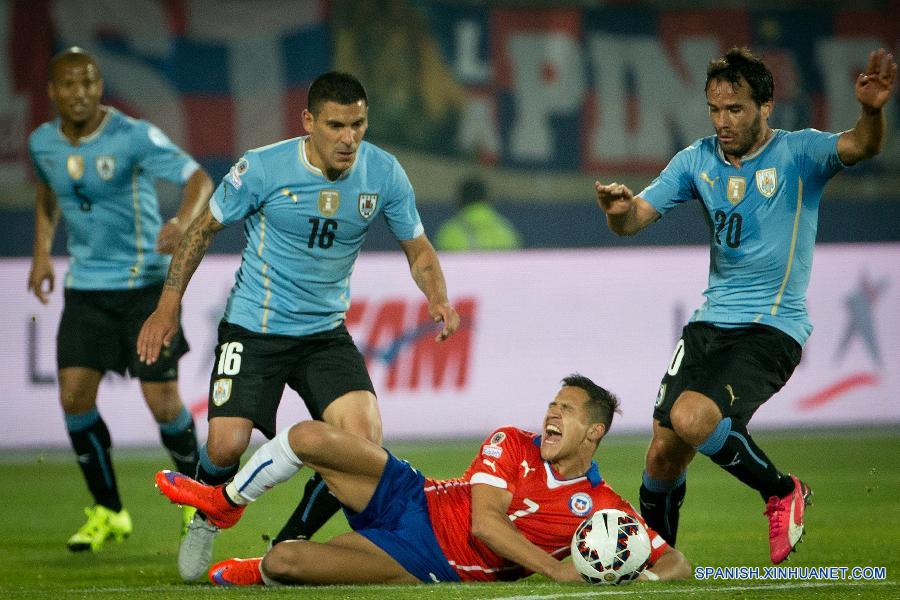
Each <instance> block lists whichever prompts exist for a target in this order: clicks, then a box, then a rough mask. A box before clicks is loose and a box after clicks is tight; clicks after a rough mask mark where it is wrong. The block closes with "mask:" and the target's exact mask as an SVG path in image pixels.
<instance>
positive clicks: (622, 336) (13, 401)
mask: <svg viewBox="0 0 900 600" xmlns="http://www.w3.org/2000/svg"><path fill="white" fill-rule="evenodd" d="M238 261H239V257H237V256H219V255H210V256H207V257H206V258H205V259H204V260H203V262H202V263H201V264H200V267H199V268H198V270H197V272H196V274H195V275H194V277H193V279H192V281H191V285H190V286H189V287H188V290H187V294H186V296H185V300H184V304H183V317H182V319H183V324H184V329H185V332H186V337H187V339H188V340H189V341H190V344H191V347H192V351H191V352H189V353H188V354H187V355H185V357H184V358H183V359H182V360H181V362H180V367H179V372H180V374H181V377H180V381H179V387H180V389H181V392H182V395H183V397H184V399H185V402H186V404H188V405H189V406H190V407H191V409H192V412H193V413H194V416H195V417H196V418H195V421H196V423H197V427H198V435H199V436H200V437H201V438H202V437H203V436H204V435H205V433H206V432H205V429H204V428H205V427H206V419H204V418H202V417H203V416H204V415H203V413H204V411H205V409H206V405H207V398H208V394H209V391H210V390H209V386H210V372H211V371H212V370H213V368H214V367H218V366H219V365H218V363H216V364H214V363H213V358H212V357H213V350H214V349H215V348H216V346H217V340H216V323H215V321H216V320H217V318H218V316H219V315H221V314H222V308H223V305H224V302H225V298H226V297H227V293H228V289H229V288H230V286H231V282H232V281H233V274H234V271H235V267H236V265H237V263H238ZM708 263H709V251H708V249H706V248H700V247H696V248H680V247H672V248H666V251H665V252H664V253H662V252H659V251H657V250H654V249H642V248H628V249H625V248H620V249H594V250H584V249H581V250H571V251H538V250H532V251H528V252H516V253H503V254H499V255H491V256H488V255H483V254H482V255H477V256H476V255H465V254H458V255H447V256H445V257H442V259H441V266H442V268H443V270H444V273H445V275H446V277H447V281H448V282H451V290H450V291H451V301H452V302H453V303H454V306H455V307H456V308H457V310H458V311H459V312H460V315H461V316H462V320H463V323H464V326H463V327H461V328H460V330H459V331H457V333H456V334H455V335H454V336H453V337H451V338H450V339H449V340H447V341H446V342H442V343H437V342H435V341H434V337H435V335H436V333H437V328H438V325H437V324H435V323H432V322H431V321H430V318H428V317H427V306H426V305H425V304H424V303H423V298H422V295H421V293H420V292H419V290H418V289H417V288H416V287H415V285H413V284H412V283H411V281H410V280H409V270H408V269H407V267H406V263H405V262H404V261H399V260H397V257H396V256H395V255H393V254H390V253H384V254H382V253H370V254H363V255H361V256H360V257H359V259H358V262H357V266H356V269H355V270H354V273H353V280H352V285H353V294H354V295H353V298H354V300H353V304H352V305H351V309H350V312H349V313H348V315H347V325H348V329H349V330H350V331H351V333H352V334H353V336H354V340H355V341H356V342H357V344H358V345H359V346H360V348H362V349H363V350H364V351H366V354H367V356H368V366H369V370H370V373H371V375H372V381H373V383H374V385H375V389H376V391H377V392H378V400H379V406H380V408H381V410H382V417H383V421H384V430H385V434H386V436H387V437H388V438H389V439H390V438H393V439H396V438H402V437H419V438H421V437H447V436H457V437H458V436H472V437H480V436H483V435H485V433H486V432H489V431H493V430H494V429H495V428H496V427H497V425H498V424H500V423H508V424H511V425H515V426H520V427H526V428H532V427H537V426H539V425H540V422H541V418H542V417H543V413H544V409H545V407H546V403H547V401H548V399H549V398H552V397H553V394H555V393H556V391H557V390H558V383H559V380H560V378H561V377H563V376H565V375H566V374H568V373H571V372H575V371H577V372H581V373H584V374H585V375H588V376H590V377H592V378H594V379H596V380H597V381H598V382H599V383H602V384H603V385H604V386H605V387H608V388H609V389H611V390H613V391H614V392H615V393H616V394H617V395H618V396H619V398H620V399H621V401H622V410H623V414H622V415H621V417H618V416H617V417H616V430H617V431H626V430H641V431H647V430H648V429H649V425H650V422H651V418H652V411H653V404H654V401H655V399H656V397H657V394H658V392H659V380H660V377H661V376H662V375H663V374H664V373H665V370H666V368H667V367H669V366H670V365H671V363H672V360H673V358H672V348H673V346H674V342H673V340H672V331H673V329H674V328H675V324H674V323H673V318H674V319H675V320H679V318H677V317H673V315H680V314H681V312H680V311H679V310H676V309H677V307H679V306H688V307H691V308H694V307H696V306H698V305H699V304H700V303H701V302H702V296H701V294H700V292H701V290H702V289H703V287H704V285H705V283H706V275H707V267H708ZM560 265H563V267H561V266H560ZM597 265H603V273H604V277H602V278H599V277H587V278H586V277H583V274H584V273H592V272H596V270H597ZM54 266H55V268H56V269H57V272H59V273H63V272H64V271H65V270H66V264H65V260H64V259H57V260H56V261H55V263H54ZM29 267H30V260H29V259H27V258H21V259H4V260H0V281H2V282H10V283H9V285H5V286H4V288H3V289H8V290H13V291H11V292H10V293H7V294H2V295H0V312H2V314H3V315H4V318H3V319H2V320H0V338H2V339H4V340H5V341H6V342H7V345H8V346H9V347H10V348H15V349H16V351H15V352H9V353H7V356H6V357H5V359H4V381H5V382H6V389H5V395H4V418H3V419H2V420H0V447H15V446H26V445H31V446H45V445H57V446H65V445H66V444H67V443H68V442H67V437H66V432H65V427H64V424H63V423H64V421H63V418H62V415H61V413H60V410H59V402H58V398H57V393H58V392H57V386H56V384H55V383H54V382H53V380H52V379H53V378H52V377H48V376H47V375H49V374H52V373H53V372H54V371H55V367H54V365H55V360H54V357H55V334H56V327H57V324H58V322H59V316H60V313H61V311H62V290H61V289H59V288H58V289H57V290H55V291H54V293H53V294H52V295H51V302H50V304H49V305H47V306H43V305H41V304H40V303H38V302H37V300H35V299H34V298H32V297H30V296H27V295H26V294H25V292H24V290H22V291H15V290H18V289H19V288H18V287H16V286H15V285H14V284H15V282H21V281H24V280H26V279H27V276H28V271H29ZM649 273H652V274H653V275H652V277H651V276H646V275H647V274H649ZM575 274H580V275H581V276H579V275H575ZM639 274H644V276H641V275H639ZM536 281H537V282H539V285H538V286H536V285H535V282H536ZM610 282H614V283H613V284H611V283H610ZM596 298H603V300H604V301H603V302H602V303H599V304H598V303H597V302H596ZM896 306H900V243H891V244H859V245H847V244H841V245H833V246H831V245H821V246H819V248H817V250H816V260H815V263H814V266H813V273H812V277H811V280H810V288H809V309H810V318H811V320H812V322H813V323H814V324H815V326H816V330H815V331H814V333H813V335H812V337H811V338H810V340H809V342H808V343H807V345H806V348H805V349H804V350H805V351H804V359H803V363H802V364H801V365H800V366H799V367H798V368H797V370H796V371H795V372H794V374H793V376H792V377H791V379H790V381H789V382H788V384H787V385H786V386H785V387H784V389H783V390H782V391H780V392H779V393H778V394H777V395H776V396H775V397H774V398H772V399H771V400H769V401H768V402H766V403H765V404H764V405H763V406H762V407H761V408H760V410H759V411H758V412H757V413H756V415H755V416H754V418H753V426H754V428H756V429H764V428H766V427H813V426H823V425H826V426H828V425H856V424H870V425H894V424H898V425H900V403H897V402H896V398H895V394H894V393H893V390H896V389H900V367H898V365H897V360H896V357H898V356H900V312H898V311H896V310H894V309H893V307H896ZM32 316H34V318H35V321H32ZM684 316H687V315H684ZM678 325H679V326H680V325H682V323H680V322H679V323H678ZM610 349H615V352H610ZM236 350H237V348H235V349H234V350H233V351H232V356H231V357H229V356H227V354H228V353H227V352H226V356H225V358H224V362H223V364H222V370H223V373H224V372H226V371H228V372H233V371H236V370H237V368H238V365H237V363H236V359H235V351H236ZM598 357H603V360H602V361H599V362H598ZM221 377H228V375H222V376H219V378H221ZM220 396H223V397H224V392H223V393H222V394H220ZM98 404H99V407H100V411H101V413H102V414H103V418H104V420H105V421H106V422H107V424H108V425H109V428H110V430H111V431H112V432H113V435H114V436H115V438H116V443H117V444H124V445H135V444H144V445H155V444H158V439H157V433H155V431H156V428H155V427H154V426H153V419H152V417H151V416H150V413H149V412H148V411H147V409H146V406H145V405H144V403H143V401H142V400H141V393H140V387H139V385H138V383H137V382H136V381H135V380H131V379H125V378H122V377H118V376H108V377H107V378H105V379H104V381H103V383H102V385H101V386H100V394H99V400H98ZM860 406H865V410H859V407H860ZM305 418H308V414H307V413H306V410H305V409H304V408H303V404H302V402H300V400H299V399H298V398H297V396H296V394H295V393H294V392H293V391H290V390H288V391H286V392H285V396H284V399H283V401H282V403H281V407H280V409H279V415H278V423H279V425H280V426H282V427H283V426H285V425H286V424H289V423H293V422H296V421H298V420H301V419H305Z"/></svg>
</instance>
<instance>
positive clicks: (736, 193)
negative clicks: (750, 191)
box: [728, 176, 747, 204]
mask: <svg viewBox="0 0 900 600" xmlns="http://www.w3.org/2000/svg"><path fill="white" fill-rule="evenodd" d="M746 191H747V180H746V179H744V178H743V177H736V176H731V177H729V178H728V201H729V202H731V203H732V204H737V203H739V202H740V201H741V200H743V199H744V192H746Z"/></svg>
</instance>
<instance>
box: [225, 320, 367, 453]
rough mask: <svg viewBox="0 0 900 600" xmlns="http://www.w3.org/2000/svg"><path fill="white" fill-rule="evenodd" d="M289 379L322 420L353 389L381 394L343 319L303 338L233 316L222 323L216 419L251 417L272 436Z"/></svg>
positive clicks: (260, 428)
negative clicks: (261, 329) (258, 328)
mask: <svg viewBox="0 0 900 600" xmlns="http://www.w3.org/2000/svg"><path fill="white" fill-rule="evenodd" d="M285 384H287V385H288V386H290V388H291V389H292V390H294V391H295V392H297V393H298V394H299V395H300V397H301V398H302V399H303V402H304V403H305V404H306V408H307V409H308V410H309V414H310V415H311V416H312V418H313V419H318V420H321V419H322V413H323V412H325V409H326V408H327V407H328V405H329V404H331V403H332V402H333V401H334V400H336V399H337V398H339V397H341V396H343V395H344V394H346V393H348V392H353V391H357V390H367V391H369V392H372V393H373V394H374V393H375V388H374V386H373V385H372V380H371V379H370V378H369V371H368V370H367V369H366V362H365V359H364V358H363V355H362V354H360V352H359V350H358V349H357V348H356V345H355V344H354V343H353V338H351V337H350V334H349V333H348V332H347V328H346V327H345V326H344V325H343V324H341V325H339V326H338V327H336V328H334V329H332V330H330V331H323V332H321V333H314V334H312V335H305V336H301V337H295V336H288V335H276V334H271V333H256V332H253V331H250V330H248V329H244V328H243V327H240V326H238V325H234V324H232V323H228V322H227V321H222V322H221V323H220V324H219V344H218V346H216V360H215V363H213V369H212V376H211V377H210V383H209V411H208V416H209V418H210V419H212V418H213V417H243V418H245V419H250V420H251V421H253V424H254V426H255V427H256V428H257V429H259V430H260V431H261V432H262V433H263V434H264V435H265V436H266V437H268V438H272V437H273V436H274V435H275V414H276V413H277V412H278V404H279V403H280V402H281V395H282V393H283V392H284V386H285Z"/></svg>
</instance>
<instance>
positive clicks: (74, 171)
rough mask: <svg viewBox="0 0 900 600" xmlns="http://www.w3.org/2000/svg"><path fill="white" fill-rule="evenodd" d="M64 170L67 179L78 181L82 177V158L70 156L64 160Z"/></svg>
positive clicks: (77, 155) (80, 156) (78, 155)
mask: <svg viewBox="0 0 900 600" xmlns="http://www.w3.org/2000/svg"><path fill="white" fill-rule="evenodd" d="M66 170H67V171H68V172H69V177H71V178H72V179H74V180H75V181H78V180H79V179H81V177H82V176H83V175H84V157H83V156H82V155H80V154H70V155H69V158H67V159H66Z"/></svg>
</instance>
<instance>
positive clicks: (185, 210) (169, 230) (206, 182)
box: [156, 167, 213, 254]
mask: <svg viewBox="0 0 900 600" xmlns="http://www.w3.org/2000/svg"><path fill="white" fill-rule="evenodd" d="M212 190H213V182H212V179H210V178H209V175H207V173H206V171H204V170H203V168H202V167H201V168H198V169H197V170H196V171H194V173H193V174H192V175H191V176H190V177H188V180H187V181H186V182H185V183H184V190H183V191H182V194H181V206H180V207H179V209H178V214H176V215H175V216H174V217H172V218H171V219H169V220H168V221H167V222H166V223H165V224H164V225H163V226H162V229H160V230H159V235H158V236H157V238H156V251H157V252H161V253H162V254H172V253H173V252H174V251H175V249H176V248H178V244H179V243H181V239H182V238H183V237H184V234H185V232H186V231H187V228H188V227H190V225H191V223H193V222H194V219H196V218H197V216H198V215H199V214H200V213H201V212H202V211H203V207H204V206H206V204H207V202H209V195H210V194H212Z"/></svg>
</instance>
